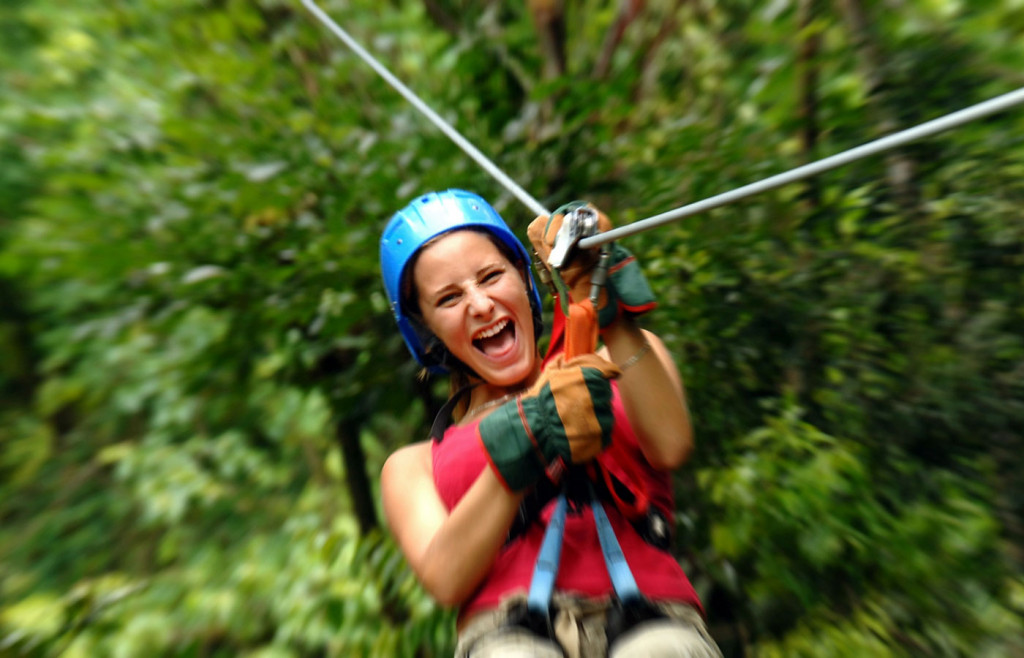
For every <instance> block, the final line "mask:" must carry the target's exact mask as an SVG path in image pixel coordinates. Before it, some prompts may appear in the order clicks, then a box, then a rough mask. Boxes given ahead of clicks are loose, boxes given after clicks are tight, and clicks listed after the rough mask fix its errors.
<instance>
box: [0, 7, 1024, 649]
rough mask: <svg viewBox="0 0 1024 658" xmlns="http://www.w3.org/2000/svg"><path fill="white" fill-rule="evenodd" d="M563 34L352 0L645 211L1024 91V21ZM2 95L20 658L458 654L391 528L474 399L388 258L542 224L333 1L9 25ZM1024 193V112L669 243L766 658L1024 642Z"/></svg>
mask: <svg viewBox="0 0 1024 658" xmlns="http://www.w3.org/2000/svg"><path fill="white" fill-rule="evenodd" d="M535 4H536V3H535ZM626 5H630V3H626ZM626 5H624V6H626ZM532 6H535V5H530V4H527V5H522V6H521V5H519V4H501V3H466V2H456V1H455V0H432V1H431V2H424V3H423V4H422V5H421V4H419V3H401V2H392V3H388V4H386V5H380V4H379V3H372V2H369V1H368V0H332V1H330V2H324V7H325V8H326V9H327V11H328V12H329V13H330V14H331V15H332V16H333V17H335V19H336V20H338V21H339V22H340V23H341V24H342V25H343V26H345V28H346V29H348V30H349V31H350V32H352V33H353V35H354V36H355V37H356V38H357V39H358V40H360V41H361V42H362V43H363V44H365V45H366V46H367V47H368V48H369V49H370V50H371V51H373V52H374V53H375V54H376V55H377V56H379V57H380V58H381V59H382V61H383V62H384V63H385V64H386V65H387V66H389V67H390V68H391V69H392V70H393V71H394V72H395V74H396V75H398V76H399V77H400V78H402V79H403V80H405V81H406V82H407V83H409V85H410V86H411V87H412V88H413V89H415V90H416V91H417V93H419V94H421V95H422V96H423V97H424V99H425V100H426V101H427V102H428V103H429V104H431V105H432V106H433V107H435V108H436V109H438V110H439V111H440V112H441V113H442V114H443V115H444V116H445V117H446V118H448V119H449V120H451V121H452V122H453V123H454V124H456V126H457V127H458V128H459V130H460V131H461V132H463V133H464V134H465V135H466V136H467V137H468V138H469V139H470V140H471V141H472V142H473V143H474V144H476V145H477V146H478V147H479V148H480V149H481V150H482V151H483V152H485V153H487V154H489V155H491V156H492V157H493V158H494V159H495V161H496V162H497V163H498V164H499V166H501V167H502V168H503V169H504V170H505V171H506V172H508V173H509V174H510V175H511V176H512V177H513V178H514V179H515V180H517V181H518V182H519V183H520V184H521V185H523V187H525V188H526V189H527V190H530V191H531V192H532V193H534V194H536V195H537V196H538V197H539V198H540V199H541V200H542V201H543V202H544V203H545V204H546V205H548V206H549V207H554V206H556V205H558V204H560V203H561V202H564V201H568V200H571V199H574V198H586V199H591V200H593V201H595V202H596V203H597V204H598V205H599V206H601V207H602V208H603V209H605V210H606V211H608V212H609V214H610V216H611V217H612V218H613V220H614V221H615V222H616V223H618V224H624V223H628V222H631V221H635V220H637V219H641V218H643V217H646V216H650V215H653V214H655V213H658V212H662V211H665V210H667V209H670V208H674V207H676V206H679V205H681V204H683V203H685V202H688V201H694V200H697V199H699V198H703V197H705V196H709V195H711V194H715V193H718V192H723V191H726V190H728V189H730V188H732V187H734V186H738V185H741V184H745V183H749V182H752V181H754V180H757V179H759V178H763V177H765V176H767V175H770V174H773V173H777V172H779V171H782V170H784V169H786V168H789V167H792V166H795V165H798V164H801V163H803V162H806V161H808V160H810V159H813V158H815V157H820V156H824V155H828V154H831V153H835V152H838V151H840V150H842V149H844V148H848V147H851V146H855V145H857V144H859V143H863V142H866V141H868V140H869V139H872V138H875V137H878V136H880V135H881V134H883V133H885V132H887V131H889V130H892V129H895V128H898V127H908V126H910V125H912V124H914V123H917V122H920V121H924V120H927V119H930V118H934V117H936V116H939V115H941V114H943V113H946V112H949V111H953V110H955V109H959V108H961V107H964V106H966V105H969V104H971V103H974V102H979V101H981V100H984V99H986V98H989V97H991V96H994V95H996V94H998V93H1001V92H1005V91H1008V90H1010V89H1013V88H1015V87H1019V86H1021V84H1022V81H1024V76H1022V74H1021V71H1024V48H1022V46H1021V44H1024V8H1022V7H1021V5H1020V3H1019V2H1015V1H1013V0H985V1H983V2H982V1H975V2H970V3H964V2H955V1H953V0H898V1H896V2H885V3H883V2H880V1H879V0H844V2H841V3H835V6H832V5H831V4H830V3H824V2H820V1H817V0H780V1H779V2H772V3H761V2H752V1H748V0H730V1H728V2H709V1H705V0H701V1H698V2H673V1H670V0H649V1H648V2H647V3H643V8H642V10H641V11H639V12H638V13H637V14H635V15H630V14H619V13H617V12H619V7H618V6H616V5H615V3H605V2H596V1H593V0H583V1H581V2H577V3H571V4H569V6H566V7H565V8H564V11H565V15H564V16H563V17H562V22H563V23H564V25H568V26H570V28H569V29H568V30H567V31H565V32H564V33H563V32H562V31H560V25H559V23H558V21H557V20H556V21H554V22H552V21H548V22H545V21H544V20H540V18H543V17H540V16H539V15H538V16H531V14H530V9H529V7H532ZM630 6H631V5H630ZM535 19H537V20H535ZM616 26H621V27H622V28H623V29H622V30H621V32H620V31H618V30H617V29H616ZM616 34H618V35H620V37H621V38H619V39H618V40H616V39H614V38H612V37H613V36H614V35H616ZM545 36H546V37H552V39H548V40H547V41H545V38H544V37H545ZM545 43H547V44H549V45H547V46H545V45H544V44H545ZM550 43H554V44H555V46H556V48H555V50H554V51H552V49H551V47H550ZM559 53H560V54H561V57H562V58H563V61H564V64H563V65H559V58H558V56H556V55H558V54H559ZM0 84H2V90H3V94H2V95H0V158H2V162H3V166H2V167H0V298H2V299H3V300H4V303H3V304H2V305H0V391H2V392H3V396H2V401H0V655H13V656H22V655H24V656H56V655H66V656H138V655H167V656H253V657H256V656H260V657H265V658H270V657H274V658H276V657H278V656H281V657H285V656H307V655H308V656H313V655H316V656H321V655H329V656H356V655H366V656H434V655H448V654H450V653H451V649H452V646H453V644H454V627H453V614H452V612H451V611H444V610H440V609H439V608H437V607H436V606H435V605H434V604H433V603H432V602H431V601H430V600H429V598H428V597H427V596H426V595H425V594H424V593H423V591H422V590H421V589H420V588H419V587H418V585H417V584H416V583H415V579H414V578H413V576H412V575H411V573H410V571H409V570H408V567H407V566H406V565H405V564H404V562H403V560H402V559H401V556H400V554H399V552H398V551H397V549H396V547H395V546H394V544H393V543H392V542H391V540H390V539H389V538H388V537H387V535H386V533H385V532H383V531H382V529H381V527H380V526H381V522H380V520H379V517H380V515H379V510H378V509H377V505H376V499H377V494H376V476H377V473H378V472H379V468H380V465H381V464H382V462H383V459H384V458H385V457H386V455H387V454H388V453H389V452H390V451H391V450H393V449H394V448H396V447H398V446H400V445H403V444H405V443H407V442H409V441H412V440H416V439H420V438H422V437H424V436H425V434H426V425H427V422H428V419H429V418H430V417H431V415H432V410H433V409H435V408H436V406H437V405H438V403H439V402H440V401H441V400H442V399H443V396H444V386H443V382H428V383H421V382H419V381H418V380H417V379H416V376H415V368H414V366H413V364H412V363H410V359H409V358H408V356H407V354H406V352H405V349H404V346H403V344H402V343H401V340H400V337H399V335H398V332H396V331H395V330H394V327H393V323H392V320H391V318H390V315H389V311H388V308H387V303H386V300H385V298H384V296H383V290H382V289H381V286H380V284H379V274H378V271H377V239H378V237H379V232H380V230H381V228H382V226H383V224H384V223H385V221H386V220H387V218H388V216H389V214H390V213H391V212H392V211H394V210H395V209H396V208H398V207H400V206H401V205H403V204H404V203H405V202H406V201H407V200H408V199H409V198H411V197H412V196H413V195H415V194H417V193H420V192H422V191H427V190H433V189H441V188H445V187H463V188H467V189H472V190H475V191H478V192H480V193H481V194H483V195H484V196H485V197H487V198H489V199H491V200H492V201H493V202H494V203H495V205H496V207H497V208H498V209H499V210H500V211H502V212H503V214H504V215H505V217H506V218H507V219H508V220H509V222H510V223H511V224H512V225H513V227H514V228H516V229H517V230H519V231H520V232H521V233H522V232H524V229H525V226H526V224H527V223H528V221H529V220H530V219H532V218H531V217H529V216H528V215H527V214H526V213H525V212H524V210H523V209H522V208H521V207H520V206H519V205H518V202H517V201H516V200H515V199H514V198H513V197H511V196H510V195H509V194H508V193H507V192H506V191H504V190H502V189H500V188H499V187H498V185H497V184H496V183H495V182H494V181H492V180H491V179H490V178H488V177H487V175H486V174H485V173H483V172H482V171H481V170H480V169H479V168H478V167H477V165H475V164H474V163H473V162H472V161H470V160H468V159H467V158H466V157H465V156H464V155H463V154H461V152H459V151H458V150H457V148H456V147H455V146H453V145H452V144H451V143H449V141H448V140H447V138H445V137H444V136H443V135H441V134H439V133H438V132H437V131H436V130H435V129H434V128H433V127H431V126H430V125H429V124H428V123H427V122H426V121H425V120H423V119H422V117H420V116H418V115H417V113H416V111H415V110H414V109H413V108H411V107H409V106H408V104H407V103H406V102H405V101H404V100H402V99H401V97H399V96H398V95H397V94H395V93H394V92H393V91H392V90H390V89H389V88H387V87H386V86H385V85H384V83H383V82H382V81H380V80H379V79H378V78H377V77H376V75H375V74H374V73H373V72H372V71H371V70H370V69H368V68H367V67H366V66H364V65H363V64H362V63H361V62H359V61H358V60H357V59H356V58H355V57H354V56H353V55H352V54H351V53H349V52H348V51H346V50H345V48H344V47H343V46H342V45H341V44H340V43H338V42H336V41H334V40H333V37H331V35H330V34H329V33H327V32H326V31H325V30H324V29H323V28H322V27H320V26H319V25H317V24H316V23H315V22H314V21H313V20H312V19H311V17H310V16H309V15H308V14H307V13H306V12H305V10H304V9H302V7H301V5H299V3H294V2H286V1H284V0H260V1H258V2H243V1H241V0H219V1H216V2H212V1H203V0H190V1H187V2H182V1H178V2H167V1H166V0H164V1H161V0H144V1H134V2H128V1H126V0H115V1H113V2H99V1H98V0H92V1H90V0H76V2H73V3H64V2H56V1H55V0H17V1H14V2H7V3H4V5H3V6H2V7H0ZM812 128H813V130H812ZM1022 202H1024V113H1022V112H1020V111H1015V112H1008V113H1005V114H1002V115H999V116H995V117H992V118H989V119H986V120H984V121H980V122H977V123H974V124H971V125H968V126H965V127H963V128H961V129H958V130H957V131H955V132H952V133H949V134H947V135H944V136H942V137H940V138H935V139H930V140H928V141H927V142H923V143H920V144H917V145H914V146H912V147H908V148H906V149H903V150H902V151H900V152H899V153H894V154H891V155H890V156H888V157H882V158H877V159H872V160H869V161H862V162H860V163H857V164H855V165H852V166H850V167H847V168H844V169H842V170H839V171H835V172H832V173H829V174H827V175H824V176H822V177H820V178H819V179H817V180H815V181H809V182H808V183H806V184H801V185H794V186H791V187H790V188H786V189H782V190H778V191H776V192H772V193H768V194H765V195H762V196H760V197H758V198H755V199H751V200H748V201H745V202H742V203H740V204H736V205H734V206H731V207H727V208H722V209H719V210H715V211H713V212H710V213H708V214H707V215H705V216H701V217H695V218H692V219H689V220H687V221H685V222H682V223H677V224H673V225H670V226H665V227H662V228H660V229H657V230H656V231H652V232H649V233H646V234H643V235H640V236H636V237H634V238H630V244H629V246H630V248H631V250H633V251H634V252H635V253H637V254H638V255H639V256H640V257H641V260H642V261H643V262H644V265H645V269H646V271H647V273H648V275H649V278H650V279H651V282H652V284H653V285H654V287H655V289H656V290H657V291H658V292H659V296H660V299H661V307H660V310H659V311H658V313H656V314H653V315H652V316H651V318H650V320H649V326H650V327H651V328H652V329H654V330H656V331H658V332H660V333H661V335H663V336H664V338H665V340H666V342H667V344H668V345H669V347H670V349H672V350H673V353H674V354H675V355H676V357H677V359H678V362H679V365H680V367H681V369H682V371H683V374H684V377H685V379H686V382H687V387H688V393H689V398H690V405H691V408H692V411H693V414H694V418H695V422H696V428H697V432H698V434H697V436H698V442H699V450H698V454H697V456H696V458H695V459H694V461H693V462H692V463H691V464H689V465H687V467H686V468H684V469H683V470H682V471H681V472H680V473H679V475H678V478H677V484H678V487H677V489H678V500H679V507H680V510H679V517H678V519H677V520H678V529H679V536H678V538H677V540H678V541H677V548H678V555H679V558H680V560H681V561H682V562H683V564H684V565H685V566H686V568H687V570H688V572H689V573H690V574H691V577H692V579H693V580H694V582H695V584H696V585H697V586H698V588H699V589H700V591H701V593H702V595H703V596H704V600H705V603H706V607H707V608H708V613H709V618H710V622H711V625H712V629H713V631H714V633H715V635H716V637H717V638H718V639H719V641H720V643H721V644H722V646H723V649H725V651H726V653H727V655H730V656H741V655H762V656H868V655H870V656H922V655H932V656H960V655H982V656H1007V655H1016V654H1020V653H1021V652H1024V640H1022V635H1021V633H1020V628H1022V627H1024V620H1022V616H1024V577H1022V566H1024V553H1022V548H1024V486H1022V485H1021V483H1020V478H1019V475H1018V474H1019V472H1020V471H1021V468H1022V467H1024V463H1022V462H1024V458H1022V456H1021V455H1024V440H1022V430H1021V428H1022V427H1024V422H1022V421H1024V332H1022V331H1021V327H1022V326H1024V214H1022V213H1021V211H1020V207H1021V203H1022Z"/></svg>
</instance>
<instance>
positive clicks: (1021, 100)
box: [302, 0, 1024, 249]
mask: <svg viewBox="0 0 1024 658" xmlns="http://www.w3.org/2000/svg"><path fill="white" fill-rule="evenodd" d="M302 4H303V5H305V6H306V8H307V9H309V11H310V12H311V13H312V14H313V15H314V16H315V17H316V18H317V19H318V20H319V21H320V22H321V23H323V24H324V25H325V26H326V27H327V28H328V29H329V30H330V31H331V32H333V33H334V34H335V35H336V36H337V37H338V38H339V39H341V40H342V41H343V42H344V43H345V44H346V45H347V46H348V47H349V48H350V49H352V51H353V52H354V53H355V54H356V55H358V56H359V57H360V58H361V59H362V60H363V61H364V62H366V63H367V64H368V65H369V66H370V67H371V68H373V70H374V71H376V72H377V73H378V75H380V76H381V77H382V78H383V79H384V80H385V81H386V82H387V83H388V84H390V85H391V86H392V87H393V88H394V89H395V90H396V91H398V93H400V94H401V95H402V96H403V97H405V99H406V100H408V101H409V102H410V103H411V104H412V105H413V106H414V107H415V108H416V109H418V110H419V111H420V112H421V113H422V114H423V115H424V116H426V117H427V119H429V120H430V121H431V122H432V123H434V125H436V126H437V127H438V128H439V129H440V130H441V131H442V132H443V133H445V134H446V135H447V136H448V137H449V138H450V139H451V140H452V141H453V142H454V143H455V144H456V145H457V146H459V148H461V149H462V150H463V151H464V152H465V153H466V154H467V155H469V156H470V157H471V158H473V160H475V161H476V162H477V164H479V165H480V166H481V167H483V169H484V170H485V171H486V172H487V173H489V174H490V175H491V176H492V177H493V178H494V179H495V180H497V181H498V182H499V183H500V184H501V185H502V186H504V187H505V189H507V190H508V191H509V192H511V193H512V194H513V195H515V196H516V198H518V199H519V200H520V201H521V202H522V203H523V204H524V205H525V206H526V207H527V208H529V209H530V210H531V211H532V212H533V213H534V214H536V215H550V214H551V213H550V212H548V211H547V210H546V209H545V208H544V206H543V205H542V204H541V203H540V202H539V201H537V200H536V199H535V198H534V197H533V196H531V195H530V194H529V193H528V192H527V191H526V190H524V189H523V188H522V187H520V186H519V185H518V184H516V183H515V181H513V180H512V179H511V178H509V177H508V176H507V175H506V174H505V173H504V172H503V171H501V169H499V168H498V167H497V166H496V165H495V164H494V163H493V162H491V161H490V160H489V159H488V158H487V156H485V155H484V154H483V153H481V152H480V151H479V149H477V148H476V147H475V146H473V145H472V144H471V143H470V142H469V141H468V140H467V139H466V138H465V137H463V136H462V135H461V134H460V133H459V132H458V131H457V130H455V129H454V128H453V127H452V126H451V125H449V124H448V123H447V122H445V121H444V119H442V118H441V117H440V116H438V114H437V113H436V112H434V111H433V110H432V109H431V108H430V107H429V106H427V104H426V103H424V102H423V101H422V100H421V99H420V98H419V97H418V96H416V94H414V93H413V92H412V91H411V90H410V89H409V88H408V87H406V86H405V85H404V84H403V83H402V82H401V81H400V80H398V78H396V77H395V76H394V75H392V73H391V72H390V71H388V70H387V68H385V67H384V66H383V65H382V64H381V63H380V62H378V61H377V60H376V59H375V58H374V57H373V56H372V55H371V54H370V53H369V52H367V51H366V50H365V49H364V48H362V46H360V45H359V43H358V42H356V41H355V39H353V38H352V37H351V36H350V35H349V34H348V33H347V32H345V30H343V29H342V28H341V27H340V26H338V24H337V23H335V22H334V21H333V20H332V19H331V17H330V16H328V15H327V14H326V13H324V11H323V10H322V9H320V7H318V6H317V4H316V3H315V2H313V0H302ZM1021 104H1024V87H1022V88H1020V89H1017V90H1016V91H1011V92H1008V93H1005V94H1002V95H1001V96H996V97H995V98H991V99H989V100H987V101H983V102H981V103H978V104H976V105H972V106H969V107H966V108H964V109H962V110H958V111H956V112H952V113H950V114H947V115H945V116H942V117H939V118H937V119H933V120H931V121H927V122H925V123H922V124H920V125H918V126H914V127H912V128H908V129H906V130H902V131H900V132H897V133H893V134H891V135H888V136H885V137H882V138H879V139H876V140H874V141H871V142H868V143H866V144H862V145H860V146H856V147H854V148H851V149H848V150H846V151H842V152H840V153H837V154H835V155H832V156H829V157H826V158H823V159H821V160H816V161H815V162H811V163H808V164H805V165H802V166H800V167H796V168H794V169H790V170H788V171H785V172H783V173H781V174H776V175H775V176H770V177H768V178H765V179H763V180H760V181H758V182H755V183H750V184H748V185H744V186H742V187H739V188H736V189H734V190H732V191H729V192H725V193H722V194H718V195H715V196H711V197H708V198H706V199H702V200H700V201H696V202H694V203H690V204H686V205H683V206H680V207H679V208H676V209H674V210H669V211H667V212H663V213H661V214H658V215H654V216H652V217H648V218H646V219H642V220H639V221H636V222H633V223H631V224H626V225H623V226H620V227H617V228H614V229H612V230H610V231H605V232H603V233H600V234H597V235H592V236H590V237H585V238H582V239H581V240H580V241H579V246H580V247H581V248H583V249H592V248H594V247H597V246H598V245H601V244H605V243H607V242H611V241H612V240H617V239H619V238H624V237H626V236H629V235H634V234H636V233H640V232H642V231H646V230H649V229H652V228H656V227H658V226H661V225H663V224H667V223H669V222H672V221H675V220H677V219H683V218H685V217H690V216H692V215H696V214H698V213H701V212H704V211H706V210H711V209H713V208H719V207H721V206H724V205H728V204H730V203H735V202H736V201H739V200H741V199H745V198H747V197H750V196H753V195H755V194H760V193H762V192H766V191H768V190H773V189H775V188H778V187H781V186H783V185H788V184H789V183H794V182H796V181H799V180H803V179H805V178H810V177H811V176H816V175H818V174H820V173H824V172H826V171H830V170H832V169H836V168H837V167H841V166H844V165H847V164H850V163H852V162H855V161H857V160H861V159H863V158H867V157H869V156H872V155H877V154H879V153H882V152H884V151H888V150H891V149H894V148H897V147H900V146H904V145H906V144H909V143H911V142H914V141H918V140H921V139H924V138H926V137H931V136H932V135H935V134H938V133H940V132H944V131H946V130H950V129H952V128H956V127H959V126H961V125H964V124H966V123H969V122H971V121H977V120H978V119H981V118H984V117H987V116H989V115H992V114H996V113H998V112H1003V111H1006V110H1008V109H1011V108H1013V107H1015V106H1017V105H1021Z"/></svg>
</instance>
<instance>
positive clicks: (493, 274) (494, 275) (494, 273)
mask: <svg viewBox="0 0 1024 658" xmlns="http://www.w3.org/2000/svg"><path fill="white" fill-rule="evenodd" d="M502 274H503V270H491V271H490V272H488V273H487V274H485V275H484V278H483V281H485V282H486V281H494V280H495V279H497V278H498V277H500V276H501V275H502Z"/></svg>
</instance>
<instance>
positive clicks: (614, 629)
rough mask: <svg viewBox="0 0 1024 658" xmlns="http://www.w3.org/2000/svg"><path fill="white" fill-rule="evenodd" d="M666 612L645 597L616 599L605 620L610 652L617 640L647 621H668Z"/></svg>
mask: <svg viewBox="0 0 1024 658" xmlns="http://www.w3.org/2000/svg"><path fill="white" fill-rule="evenodd" d="M666 618H667V616H666V615H665V613H664V612H662V611H661V610H659V609H658V608H656V607H655V606H654V605H652V604H651V602H650V601H648V600H647V599H646V598H644V597H642V596H641V597H637V598H634V599H630V600H628V601H622V600H620V599H619V598H617V597H616V599H615V601H614V602H613V603H612V607H611V608H609V610H608V616H607V617H606V619H605V626H604V632H605V637H606V638H607V641H608V649H609V651H610V650H611V648H612V644H614V642H615V640H617V639H619V636H621V635H622V634H623V633H625V632H627V631H629V630H632V629H633V628H634V627H636V626H638V625H639V624H642V623H644V622H646V621H653V620H655V619H666Z"/></svg>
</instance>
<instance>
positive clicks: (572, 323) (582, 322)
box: [544, 299, 650, 521]
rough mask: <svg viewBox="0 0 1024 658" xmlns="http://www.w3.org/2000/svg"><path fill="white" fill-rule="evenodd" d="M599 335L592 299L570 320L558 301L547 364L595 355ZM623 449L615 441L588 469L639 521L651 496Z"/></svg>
mask: <svg viewBox="0 0 1024 658" xmlns="http://www.w3.org/2000/svg"><path fill="white" fill-rule="evenodd" d="M597 336H598V327H597V312H596V311H595V310H594V306H593V304H591V302H590V300H589V299H585V300H583V301H582V302H574V303H572V304H570V305H569V317H568V318H566V317H565V315H564V314H563V313H562V305H561V304H560V303H558V300H557V299H556V301H555V319H554V324H553V325H552V327H551V343H550V344H549V345H548V351H547V354H546V355H545V356H544V360H545V361H547V360H548V359H550V358H551V357H553V356H554V355H556V354H558V352H559V351H563V352H564V353H565V357H566V360H568V359H571V358H572V357H574V356H579V355H580V354H589V353H592V352H594V350H595V349H597ZM560 348H561V349H560ZM623 450H624V449H623V447H622V446H621V445H619V444H618V443H616V442H614V441H613V442H612V444H611V445H610V446H608V448H607V449H605V451H604V452H602V453H601V454H600V455H598V457H597V459H596V460H595V461H594V463H592V464H588V466H587V468H588V473H589V474H590V476H591V479H593V480H597V481H600V482H603V484H604V487H603V488H604V489H606V490H607V491H608V492H609V494H610V495H611V498H612V502H614V503H615V506H616V507H617V508H618V509H619V511H620V512H622V514H623V515H624V516H625V517H626V518H627V519H629V520H630V521H637V520H639V519H641V518H643V517H645V516H646V515H647V513H648V511H649V509H650V497H649V495H648V493H647V486H646V483H645V480H644V478H643V475H642V474H641V473H638V472H637V470H636V464H635V463H634V462H633V460H632V459H630V458H629V456H628V455H626V454H625V453H624V452H623ZM612 471H617V473H613V472H612Z"/></svg>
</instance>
